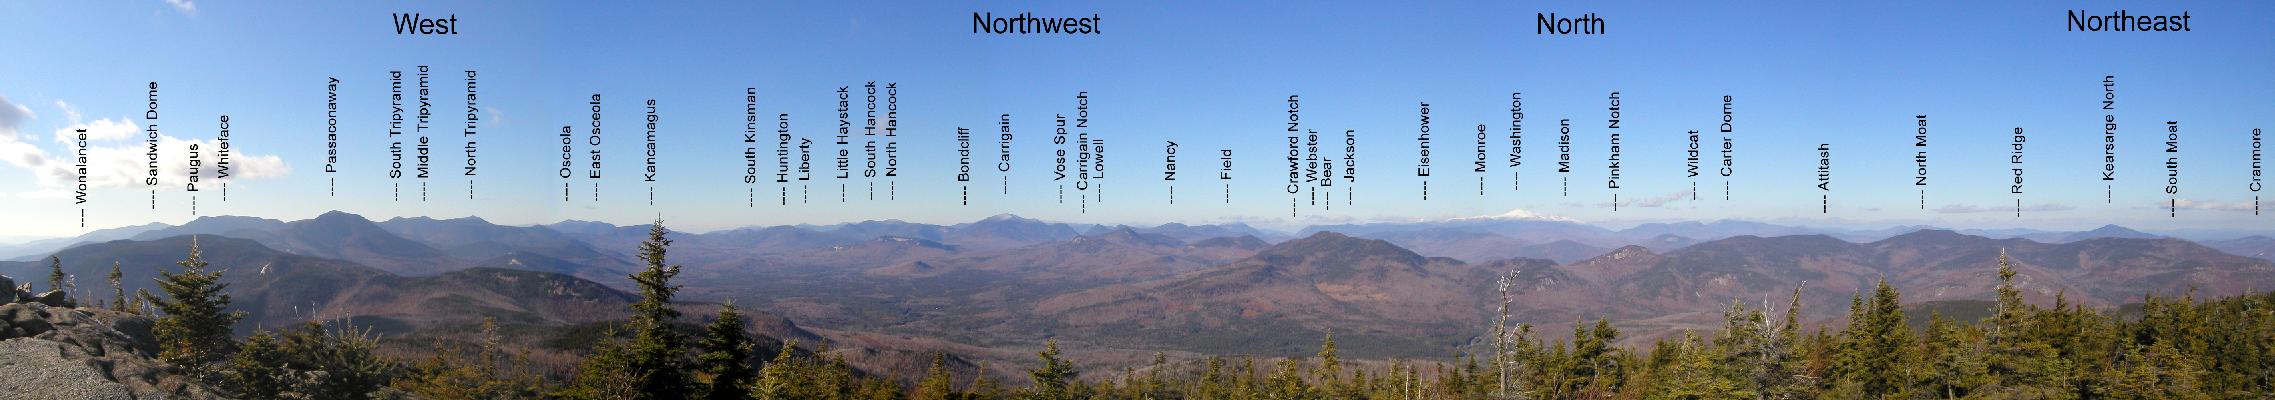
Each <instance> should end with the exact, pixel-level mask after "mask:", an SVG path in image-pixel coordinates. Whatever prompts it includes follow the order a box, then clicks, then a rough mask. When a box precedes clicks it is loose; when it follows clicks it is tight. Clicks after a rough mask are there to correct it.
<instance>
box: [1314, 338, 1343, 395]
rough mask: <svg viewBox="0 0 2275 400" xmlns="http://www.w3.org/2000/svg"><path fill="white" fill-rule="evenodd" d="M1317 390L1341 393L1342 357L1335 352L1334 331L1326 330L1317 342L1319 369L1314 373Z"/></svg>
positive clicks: (1330, 393)
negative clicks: (1324, 334)
mask: <svg viewBox="0 0 2275 400" xmlns="http://www.w3.org/2000/svg"><path fill="white" fill-rule="evenodd" d="M1315 375H1316V377H1315V378H1313V379H1316V380H1317V381H1318V382H1319V391H1320V392H1321V393H1323V394H1326V395H1329V396H1341V395H1342V394H1343V357H1342V356H1341V355H1338V354H1336V352H1335V331H1327V338H1325V339H1321V340H1320V343H1319V371H1318V372H1317V373H1316V374H1315Z"/></svg>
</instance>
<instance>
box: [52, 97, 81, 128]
mask: <svg viewBox="0 0 2275 400" xmlns="http://www.w3.org/2000/svg"><path fill="white" fill-rule="evenodd" d="M55 108H61V109H63V116H64V118H68V119H70V120H71V122H73V123H77V122H79V108H78V107H72V106H71V103H66V102H64V101H63V100H56V101H55Z"/></svg>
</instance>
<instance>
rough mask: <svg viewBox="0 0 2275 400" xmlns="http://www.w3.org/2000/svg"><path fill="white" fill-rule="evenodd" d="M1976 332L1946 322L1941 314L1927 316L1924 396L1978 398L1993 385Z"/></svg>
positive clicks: (1924, 346)
mask: <svg viewBox="0 0 2275 400" xmlns="http://www.w3.org/2000/svg"><path fill="white" fill-rule="evenodd" d="M1975 336H1976V335H1975V333H1974V330H1973V329H1968V328H1967V327H1966V326H1964V325H1961V324H1959V323H1957V322H1954V321H1951V320H1950V319H1949V318H1944V317H1943V314H1942V313H1933V314H1929V316H1928V326H1927V339H1926V340H1925V341H1923V342H1922V343H1921V346H1920V347H1921V353H1922V354H1926V355H1927V356H1928V360H1929V361H1928V363H1927V364H1928V365H1927V368H1925V369H1924V370H1923V372H1926V374H1927V375H1926V376H1923V377H1922V378H1923V380H1924V382H1922V383H1923V386H1925V387H1924V392H1925V393H1924V394H1925V395H1927V396H1930V397H1934V398H1939V399H1958V398H1971V397H1973V396H1979V395H1980V394H1979V392H1980V390H1981V388H1982V387H1983V386H1984V385H1988V384H1990V378H1991V377H1990V371H1989V370H1988V369H1986V367H1985V366H1984V365H1983V360H1982V349H1981V347H1980V346H1979V343H1981V342H1980V341H1979V340H1977V338H1976V337H1975Z"/></svg>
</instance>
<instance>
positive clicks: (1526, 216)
mask: <svg viewBox="0 0 2275 400" xmlns="http://www.w3.org/2000/svg"><path fill="white" fill-rule="evenodd" d="M1475 219H1505V220H1531V221H1564V222H1580V221H1579V220H1575V219H1571V218H1565V217H1564V216H1560V215H1551V214H1542V213H1537V212H1533V211H1532V210H1526V209H1522V208H1514V209H1509V211H1508V212H1503V213H1500V214H1495V215H1480V216H1475V217H1465V218H1454V220H1475Z"/></svg>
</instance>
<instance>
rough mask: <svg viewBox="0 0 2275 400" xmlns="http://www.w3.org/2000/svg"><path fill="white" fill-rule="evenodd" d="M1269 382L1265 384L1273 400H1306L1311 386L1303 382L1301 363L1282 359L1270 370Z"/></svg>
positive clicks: (1292, 359) (1309, 394)
mask: <svg viewBox="0 0 2275 400" xmlns="http://www.w3.org/2000/svg"><path fill="white" fill-rule="evenodd" d="M1271 376H1272V377H1271V382H1268V383H1266V384H1265V387H1266V388H1267V390H1268V391H1269V396H1270V397H1271V398H1274V399H1308V398H1311V397H1312V393H1311V385H1310V384H1306V383H1304V381H1303V361H1301V360H1297V359H1294V358H1282V359H1280V362H1278V363H1275V365H1274V366H1273V368H1272V375H1271Z"/></svg>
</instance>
